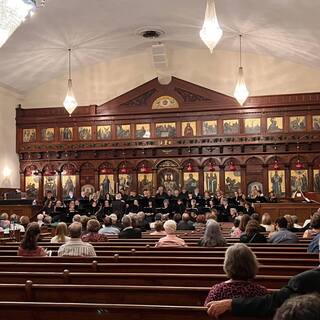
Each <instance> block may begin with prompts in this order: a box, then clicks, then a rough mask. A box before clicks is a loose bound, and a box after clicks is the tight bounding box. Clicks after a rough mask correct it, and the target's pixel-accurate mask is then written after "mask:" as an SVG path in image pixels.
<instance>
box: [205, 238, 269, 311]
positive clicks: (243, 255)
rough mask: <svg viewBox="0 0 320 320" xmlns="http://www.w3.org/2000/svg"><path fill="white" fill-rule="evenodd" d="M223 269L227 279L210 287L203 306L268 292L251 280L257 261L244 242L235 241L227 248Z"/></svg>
mask: <svg viewBox="0 0 320 320" xmlns="http://www.w3.org/2000/svg"><path fill="white" fill-rule="evenodd" d="M223 269H224V271H225V273H226V275H227V276H228V278H229V280H227V281H225V282H222V283H219V284H216V285H214V286H213V287H212V288H211V290H210V292H209V294H208V296H207V299H206V301H205V303H204V305H205V306H207V304H208V303H209V302H211V301H218V300H224V299H232V298H237V297H253V296H262V295H265V294H267V293H268V290H267V288H265V287H263V286H261V285H259V284H257V283H255V282H253V281H252V280H253V279H254V278H255V276H256V274H257V272H258V261H257V258H256V256H255V254H254V253H253V252H252V250H251V249H250V248H249V247H247V246H246V245H245V244H243V243H237V244H234V245H233V246H231V247H229V248H228V249H227V251H226V254H225V259H224V265H223Z"/></svg>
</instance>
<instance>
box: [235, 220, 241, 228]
mask: <svg viewBox="0 0 320 320" xmlns="http://www.w3.org/2000/svg"><path fill="white" fill-rule="evenodd" d="M233 225H234V227H235V228H239V226H240V219H238V218H235V219H234V220H233Z"/></svg>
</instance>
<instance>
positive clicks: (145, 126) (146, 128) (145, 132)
mask: <svg viewBox="0 0 320 320" xmlns="http://www.w3.org/2000/svg"><path fill="white" fill-rule="evenodd" d="M150 137H151V131H150V124H149V123H141V124H140V123H139V124H136V138H137V139H148V138H150Z"/></svg>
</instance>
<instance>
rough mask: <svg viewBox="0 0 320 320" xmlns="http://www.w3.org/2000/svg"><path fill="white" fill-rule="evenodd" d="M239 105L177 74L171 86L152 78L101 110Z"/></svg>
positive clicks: (178, 109)
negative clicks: (179, 77) (182, 78)
mask: <svg viewBox="0 0 320 320" xmlns="http://www.w3.org/2000/svg"><path fill="white" fill-rule="evenodd" d="M235 107H236V108H239V104H238V103H237V101H236V100H235V99H234V98H233V97H230V96H227V95H225V94H222V93H219V92H216V91H213V90H210V89H207V88H204V87H201V86H199V85H197V84H194V83H191V82H188V81H185V80H181V79H178V78H175V77H173V78H172V81H171V82H170V83H169V84H168V85H161V84H160V83H159V81H158V79H157V78H155V79H152V80H150V81H148V82H146V83H144V84H142V85H141V86H139V87H136V88H134V89H133V90H130V91H128V92H126V93H124V94H122V95H121V96H119V97H117V98H115V99H112V100H110V101H108V102H106V103H104V104H102V105H100V106H98V107H97V113H98V114H108V115H110V114H122V113H123V114H126V113H128V112H130V113H134V114H136V113H146V112H148V113H149V112H154V113H159V112H160V113H162V112H166V113H167V112H184V111H191V110H195V109H197V110H206V109H210V110H212V109H217V110H219V109H226V108H227V109H229V108H230V109H232V108H235Z"/></svg>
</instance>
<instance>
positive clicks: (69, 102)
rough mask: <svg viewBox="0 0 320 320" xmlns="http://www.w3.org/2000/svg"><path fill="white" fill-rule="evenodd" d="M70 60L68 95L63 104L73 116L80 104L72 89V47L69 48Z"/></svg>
mask: <svg viewBox="0 0 320 320" xmlns="http://www.w3.org/2000/svg"><path fill="white" fill-rule="evenodd" d="M68 53H69V55H68V61H69V79H68V91H67V95H66V97H65V99H64V101H63V106H64V107H65V109H66V110H67V111H68V113H69V116H70V117H71V114H72V112H73V111H74V110H75V109H76V107H77V106H78V103H77V100H76V98H75V96H74V94H73V90H72V78H71V49H68Z"/></svg>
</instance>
